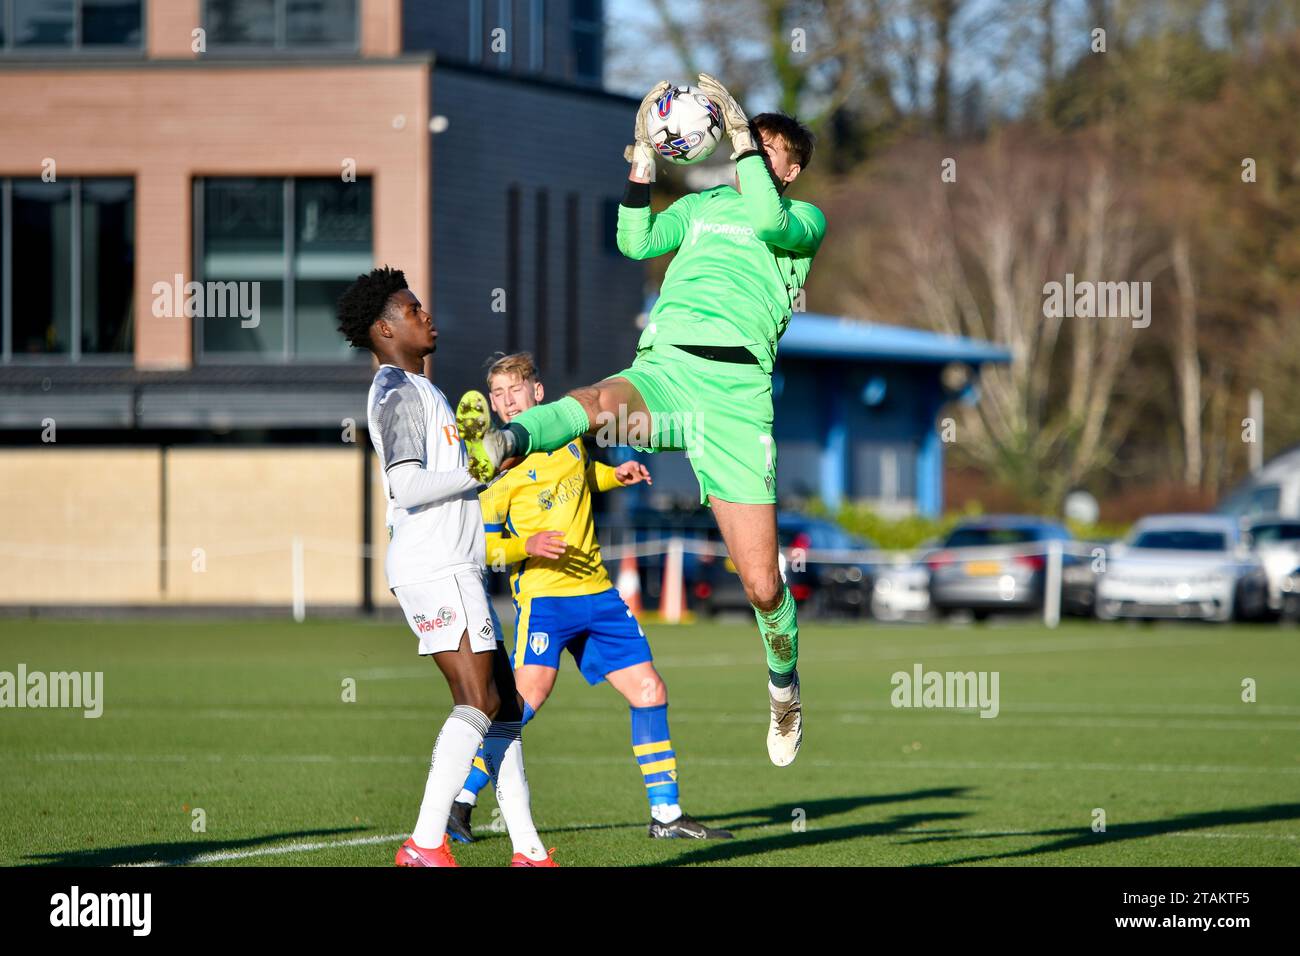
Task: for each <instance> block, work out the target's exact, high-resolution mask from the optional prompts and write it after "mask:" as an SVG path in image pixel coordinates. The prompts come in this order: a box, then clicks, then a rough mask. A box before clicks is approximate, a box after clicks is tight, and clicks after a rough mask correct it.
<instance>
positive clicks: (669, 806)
mask: <svg viewBox="0 0 1300 956" xmlns="http://www.w3.org/2000/svg"><path fill="white" fill-rule="evenodd" d="M681 815H682V807H681V804H679V803H656V804H655V805H654V806H653V807H651V808H650V816H652V817H654V818H655V820H656V821H658V822H659V823H672V822H673V821H674V820H676V819H677V818H678V817H680V816H681Z"/></svg>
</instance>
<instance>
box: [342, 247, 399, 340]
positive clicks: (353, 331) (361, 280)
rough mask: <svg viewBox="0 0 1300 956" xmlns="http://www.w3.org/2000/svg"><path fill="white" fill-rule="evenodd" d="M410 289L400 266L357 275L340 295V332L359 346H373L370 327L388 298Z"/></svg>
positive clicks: (382, 312)
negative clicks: (371, 344) (354, 280)
mask: <svg viewBox="0 0 1300 956" xmlns="http://www.w3.org/2000/svg"><path fill="white" fill-rule="evenodd" d="M405 288H408V286H407V284H406V276H405V274H403V272H402V270H401V269H390V268H389V267H388V266H384V267H383V268H381V269H372V270H370V274H369V275H362V276H357V281H356V282H354V283H352V284H351V285H350V286H348V289H347V291H346V292H344V293H343V294H342V295H341V296H339V331H340V332H342V333H343V337H344V338H345V339H347V340H348V341H349V342H351V343H352V345H353V346H354V347H356V348H359V349H368V348H370V327H371V326H372V325H374V324H375V321H376V320H377V319H378V318H379V317H380V316H382V315H383V314H384V310H385V309H387V308H388V297H389V296H391V295H392V294H393V293H394V292H400V291H401V290H403V289H405Z"/></svg>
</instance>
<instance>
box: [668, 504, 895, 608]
mask: <svg viewBox="0 0 1300 956" xmlns="http://www.w3.org/2000/svg"><path fill="white" fill-rule="evenodd" d="M776 533H777V543H778V544H779V546H780V548H781V553H782V555H783V556H784V558H785V562H784V570H785V578H786V583H787V584H788V585H789V587H790V594H791V596H792V597H793V598H794V599H795V602H796V603H797V604H798V605H799V606H800V608H806V609H807V611H808V612H809V613H811V614H813V615H814V616H817V617H825V616H832V615H848V616H852V617H860V616H864V615H866V614H868V613H869V612H870V608H871V591H872V587H873V586H874V582H875V576H874V571H873V567H872V565H871V564H869V563H866V562H862V561H859V560H855V559H852V558H851V554H852V553H853V552H859V551H872V550H875V545H874V544H873V543H872V542H870V541H868V540H867V539H865V538H860V537H858V536H856V535H853V534H850V533H849V532H847V531H845V530H844V529H843V528H841V527H840V526H839V525H837V524H835V523H834V522H832V521H827V520H825V519H822V518H810V517H807V516H806V515H801V514H797V513H794V512H784V511H783V512H778V513H777V519H776ZM715 540H720V536H718V535H716V534H715ZM809 555H811V557H812V558H816V560H811V559H810V557H809ZM696 567H697V570H698V572H699V574H698V577H696V578H695V579H694V580H691V579H690V578H689V577H688V582H689V588H690V593H691V597H692V604H693V606H694V607H695V608H696V609H697V610H698V611H700V612H701V613H704V614H714V613H717V612H719V611H733V610H735V611H747V610H749V609H750V603H749V598H748V597H746V596H745V589H744V587H743V586H742V585H741V583H740V575H739V574H738V573H737V571H736V566H735V564H734V563H733V562H732V560H731V559H730V558H728V557H713V556H709V555H702V556H701V557H700V559H699V562H698V564H697V565H696Z"/></svg>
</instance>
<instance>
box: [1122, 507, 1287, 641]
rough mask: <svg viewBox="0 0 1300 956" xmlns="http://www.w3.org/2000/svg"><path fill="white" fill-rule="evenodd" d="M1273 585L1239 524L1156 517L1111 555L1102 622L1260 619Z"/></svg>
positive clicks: (1190, 517) (1185, 516)
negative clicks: (1148, 619) (1246, 540)
mask: <svg viewBox="0 0 1300 956" xmlns="http://www.w3.org/2000/svg"><path fill="white" fill-rule="evenodd" d="M1267 589H1268V585H1267V578H1266V576H1265V574H1264V568H1263V565H1262V563H1261V562H1260V560H1259V558H1258V556H1257V555H1255V554H1253V553H1252V552H1251V551H1250V550H1249V548H1248V547H1247V546H1246V542H1245V540H1244V539H1243V537H1242V533H1241V529H1240V526H1239V524H1238V522H1237V519H1236V518H1232V517H1228V516H1226V515H1194V514H1183V515H1154V516H1152V517H1149V518H1143V519H1142V520H1141V521H1139V522H1138V523H1137V524H1136V525H1135V526H1134V527H1133V530H1132V532H1131V533H1130V534H1129V536H1128V538H1127V539H1125V541H1124V542H1123V543H1121V544H1119V545H1116V546H1115V547H1114V548H1113V549H1111V551H1110V553H1109V554H1108V555H1107V558H1106V566H1105V570H1104V571H1103V572H1102V573H1100V574H1099V575H1098V576H1097V617H1099V618H1101V619H1102V620H1106V621H1113V620H1115V619H1116V618H1121V617H1133V618H1156V617H1166V618H1199V619H1201V620H1206V621H1230V620H1232V619H1233V617H1247V618H1249V617H1257V616H1259V615H1260V614H1262V613H1263V610H1264V607H1265V605H1266V602H1267Z"/></svg>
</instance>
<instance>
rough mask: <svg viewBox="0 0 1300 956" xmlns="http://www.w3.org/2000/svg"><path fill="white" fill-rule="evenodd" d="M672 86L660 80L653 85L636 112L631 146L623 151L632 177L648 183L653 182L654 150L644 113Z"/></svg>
mask: <svg viewBox="0 0 1300 956" xmlns="http://www.w3.org/2000/svg"><path fill="white" fill-rule="evenodd" d="M671 86H672V84H671V83H669V82H668V81H667V80H660V81H659V82H658V83H656V84H655V85H654V89H652V90H651V91H650V92H649V93H647V94H646V95H645V99H643V100H642V101H641V105H640V106H639V107H637V111H636V128H635V129H634V130H633V133H632V140H633V142H632V145H631V146H629V147H627V148H626V149H624V150H623V158H624V159H626V160H627V161H628V162H629V163H631V164H632V175H633V176H636V177H637V178H645V179H648V180H649V181H650V182H654V181H655V155H656V154H655V148H654V145H653V144H652V143H651V142H650V134H649V133H647V132H646V128H645V112H646V110H648V109H649V108H650V107H651V106H653V105H654V104H655V101H656V100H658V99H659V98H660V97H661V96H663V95H664V93H666V92H668V89H669V87H671Z"/></svg>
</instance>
